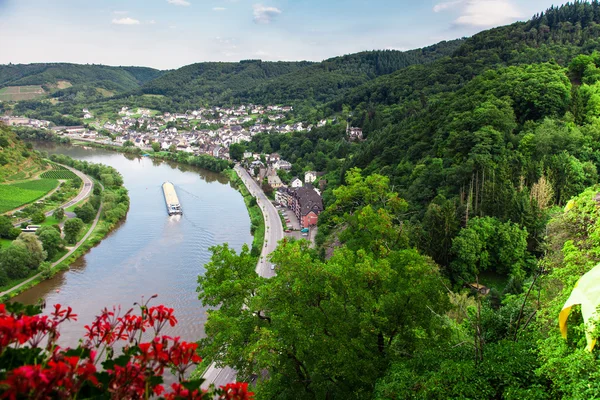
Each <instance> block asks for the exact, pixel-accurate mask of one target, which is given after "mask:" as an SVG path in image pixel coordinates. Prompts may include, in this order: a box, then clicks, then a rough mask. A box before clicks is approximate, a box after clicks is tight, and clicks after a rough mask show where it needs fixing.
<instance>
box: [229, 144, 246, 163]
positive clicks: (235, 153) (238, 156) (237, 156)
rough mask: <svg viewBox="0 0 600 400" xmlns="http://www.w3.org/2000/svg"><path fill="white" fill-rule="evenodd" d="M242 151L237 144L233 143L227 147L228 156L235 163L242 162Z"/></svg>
mask: <svg viewBox="0 0 600 400" xmlns="http://www.w3.org/2000/svg"><path fill="white" fill-rule="evenodd" d="M244 151H245V148H244V146H243V145H241V144H239V143H233V144H232V145H231V146H229V156H230V157H231V158H232V159H234V160H236V161H242V159H243V158H244Z"/></svg>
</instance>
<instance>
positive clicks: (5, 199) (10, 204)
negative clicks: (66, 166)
mask: <svg viewBox="0 0 600 400" xmlns="http://www.w3.org/2000/svg"><path fill="white" fill-rule="evenodd" d="M56 186H58V181H57V180H56V179H37V180H31V181H24V182H19V183H12V184H9V185H0V213H2V212H6V211H10V210H12V209H15V208H17V207H20V206H22V205H25V204H29V203H33V202H34V201H36V200H38V199H39V198H41V197H43V196H45V195H46V194H47V193H48V192H50V191H51V190H53V189H54V188H56Z"/></svg>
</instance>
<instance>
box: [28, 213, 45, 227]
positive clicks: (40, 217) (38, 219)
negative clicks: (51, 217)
mask: <svg viewBox="0 0 600 400" xmlns="http://www.w3.org/2000/svg"><path fill="white" fill-rule="evenodd" d="M45 220H46V215H45V214H44V213H43V212H41V211H37V212H35V213H34V214H33V215H32V216H31V222H33V223H34V224H41V223H42V222H44V221H45Z"/></svg>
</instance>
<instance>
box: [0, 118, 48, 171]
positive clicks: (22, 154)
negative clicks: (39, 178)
mask: <svg viewBox="0 0 600 400" xmlns="http://www.w3.org/2000/svg"><path fill="white" fill-rule="evenodd" d="M41 169H42V161H41V160H40V158H39V157H38V156H37V155H36V154H35V153H34V152H32V151H31V150H30V149H28V148H27V147H26V146H25V144H24V143H23V142H21V141H20V140H18V139H17V136H16V135H15V134H14V133H13V132H12V131H11V130H10V129H8V128H7V127H6V126H4V125H3V124H2V123H0V182H5V181H13V180H23V179H27V178H29V177H31V176H32V175H33V174H35V173H37V172H39V171H40V170H41Z"/></svg>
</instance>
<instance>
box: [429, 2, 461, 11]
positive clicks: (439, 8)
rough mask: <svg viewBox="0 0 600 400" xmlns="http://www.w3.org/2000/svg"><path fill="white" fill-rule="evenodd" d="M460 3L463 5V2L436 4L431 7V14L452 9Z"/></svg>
mask: <svg viewBox="0 0 600 400" xmlns="http://www.w3.org/2000/svg"><path fill="white" fill-rule="evenodd" d="M460 3H464V0H455V1H446V2H444V3H439V4H436V5H435V6H434V7H433V12H440V11H444V10H447V9H449V8H452V7H454V6H456V5H459V4H460Z"/></svg>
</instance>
